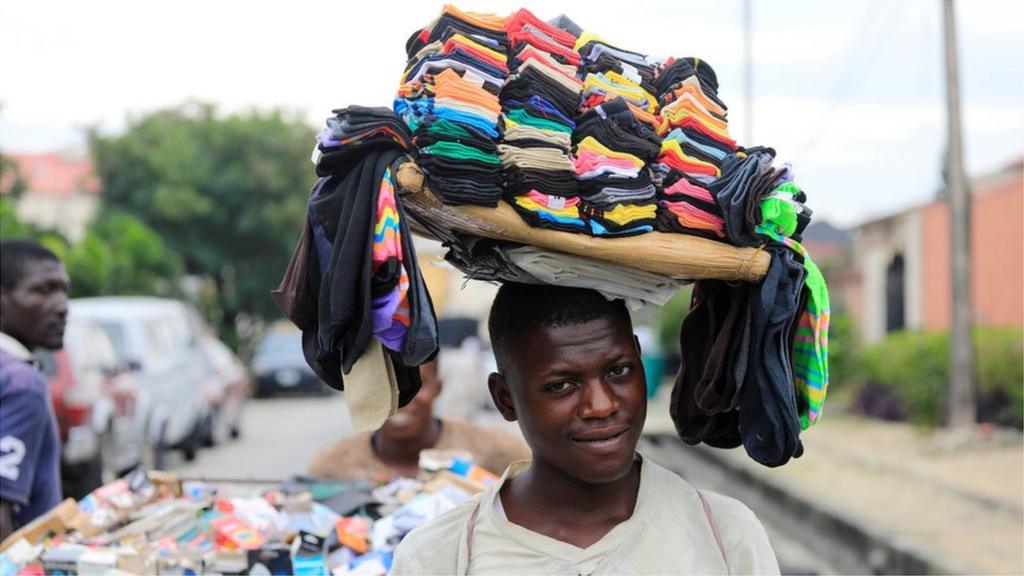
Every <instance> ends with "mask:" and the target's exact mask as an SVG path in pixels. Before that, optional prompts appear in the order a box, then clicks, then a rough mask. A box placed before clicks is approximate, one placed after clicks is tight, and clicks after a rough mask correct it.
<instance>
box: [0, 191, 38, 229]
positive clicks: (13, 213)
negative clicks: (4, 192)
mask: <svg viewBox="0 0 1024 576" xmlns="http://www.w3.org/2000/svg"><path fill="white" fill-rule="evenodd" d="M31 234H32V229H31V228H30V227H29V226H28V224H25V223H24V222H22V221H21V220H20V219H19V218H18V212H17V210H15V208H14V201H13V200H12V199H11V198H8V197H5V196H0V238H14V237H21V238H24V237H26V236H30V235H31Z"/></svg>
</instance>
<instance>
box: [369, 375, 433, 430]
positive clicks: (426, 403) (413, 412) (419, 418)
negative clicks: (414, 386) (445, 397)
mask: <svg viewBox="0 0 1024 576" xmlns="http://www.w3.org/2000/svg"><path fill="white" fill-rule="evenodd" d="M420 378H421V379H422V380H423V385H422V386H421V387H420V391H419V392H417V393H416V396H415V397H413V399H412V400H411V401H410V402H409V403H408V404H406V405H405V406H403V407H402V408H399V410H398V412H396V413H395V415H394V416H392V417H391V418H388V419H387V420H386V421H385V422H384V425H383V426H381V429H380V431H381V433H383V434H385V435H387V436H388V437H389V438H393V439H396V440H411V439H412V438H415V437H416V436H418V435H419V434H422V433H423V432H424V431H425V430H429V426H430V422H431V420H432V419H433V418H434V400H435V399H437V396H438V395H439V394H440V393H441V379H440V378H438V376H437V369H436V365H435V364H434V363H433V362H431V363H429V364H424V365H423V366H420Z"/></svg>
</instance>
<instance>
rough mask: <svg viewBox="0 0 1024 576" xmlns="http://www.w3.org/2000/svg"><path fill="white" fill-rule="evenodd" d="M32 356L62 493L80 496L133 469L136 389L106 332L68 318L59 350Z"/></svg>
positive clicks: (137, 451)
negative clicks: (50, 419)
mask: <svg viewBox="0 0 1024 576" xmlns="http://www.w3.org/2000/svg"><path fill="white" fill-rule="evenodd" d="M36 356H37V358H39V361H40V363H41V367H42V370H43V373H44V374H45V375H46V376H47V378H48V381H49V388H50V396H51V399H52V401H53V408H54V413H55V414H56V416H57V424H58V427H59V430H60V438H61V479H62V481H63V483H64V493H65V494H66V495H68V496H72V497H74V498H81V497H83V496H85V495H86V494H88V493H89V492H91V491H92V490H93V489H95V488H98V487H99V486H101V485H103V484H105V483H107V482H110V481H111V480H113V479H115V478H116V477H117V476H119V475H120V474H122V473H124V472H126V471H128V470H129V469H131V468H133V467H135V466H137V465H138V464H139V461H140V459H141V455H142V445H143V442H142V437H143V435H142V431H143V428H142V426H143V424H144V422H143V419H142V418H141V416H140V414H141V413H142V411H141V410H140V409H139V405H138V404H139V402H138V389H137V387H136V385H135V380H134V377H133V375H132V374H131V373H129V372H128V371H127V369H126V367H125V366H124V365H123V364H121V363H120V361H119V359H118V355H117V352H116V350H115V349H114V345H113V344H112V343H111V341H110V339H109V338H108V337H107V335H106V333H104V332H103V330H102V329H100V328H99V327H98V326H96V325H95V324H93V323H91V322H87V321H82V320H80V319H74V318H72V319H70V320H69V322H68V326H67V330H66V331H65V333H64V349H63V350H56V351H47V350H40V351H37V353H36Z"/></svg>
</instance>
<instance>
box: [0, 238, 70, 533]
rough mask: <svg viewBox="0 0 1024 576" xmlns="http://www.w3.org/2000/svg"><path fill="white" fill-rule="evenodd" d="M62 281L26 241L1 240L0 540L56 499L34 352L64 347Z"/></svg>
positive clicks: (53, 451)
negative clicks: (40, 349) (38, 349)
mask: <svg viewBox="0 0 1024 576" xmlns="http://www.w3.org/2000/svg"><path fill="white" fill-rule="evenodd" d="M67 314H68V275H67V272H65V271H64V265H63V264H61V262H60V260H59V259H58V258H57V256H56V255H55V254H54V253H53V252H50V251H49V250H47V249H46V248H43V247H42V246H40V245H39V244H37V243H36V242H33V241H30V240H13V239H12V240H3V241H0V539H3V538H6V537H7V536H8V535H9V534H10V533H11V532H13V531H14V530H16V529H18V528H19V527H21V526H24V525H25V524H27V523H29V522H31V521H32V520H33V519H34V518H36V517H37V516H39V515H41V514H43V513H44V512H47V511H48V510H49V509H50V508H53V507H54V506H56V505H57V504H58V503H60V500H61V494H60V439H59V437H58V435H57V421H56V419H55V418H54V415H53V407H52V405H51V403H50V395H49V392H48V390H47V388H46V380H45V379H44V378H43V375H42V373H41V372H39V370H38V368H37V367H36V364H35V359H34V358H33V356H32V349H34V348H49V349H57V348H61V347H62V346H63V345H64V326H65V324H66V322H67Z"/></svg>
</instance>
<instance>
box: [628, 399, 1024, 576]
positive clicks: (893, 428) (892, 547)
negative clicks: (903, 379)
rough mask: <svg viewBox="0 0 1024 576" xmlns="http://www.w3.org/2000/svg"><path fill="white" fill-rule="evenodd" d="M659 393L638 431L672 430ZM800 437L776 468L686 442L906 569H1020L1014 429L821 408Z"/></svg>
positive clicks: (1018, 443)
mask: <svg viewBox="0 0 1024 576" xmlns="http://www.w3.org/2000/svg"><path fill="white" fill-rule="evenodd" d="M661 392H662V394H659V396H658V398H656V399H655V400H654V401H653V402H652V404H651V406H650V407H649V409H648V426H647V428H646V429H645V433H648V434H651V435H654V436H657V435H662V436H663V437H673V439H674V436H675V434H674V428H673V426H672V422H671V419H670V418H669V412H668V390H662V391H661ZM801 438H802V440H803V442H804V447H805V453H804V455H803V456H802V457H801V458H799V459H795V460H792V461H790V462H789V463H788V464H786V465H785V466H782V467H780V468H774V469H771V468H766V467H764V466H762V465H760V464H758V463H756V462H755V461H754V460H752V459H750V458H749V457H748V456H747V455H746V453H745V452H744V451H743V449H742V448H738V449H735V450H716V449H712V448H694V449H691V450H694V451H696V452H697V453H698V454H699V456H700V457H702V458H704V459H710V460H711V461H716V462H717V463H718V464H720V465H721V466H722V467H724V468H725V469H728V470H730V471H731V472H730V475H731V476H733V477H736V476H743V477H744V478H746V479H748V480H749V482H752V483H762V484H764V486H766V487H768V488H770V489H771V490H773V491H776V492H773V493H774V494H776V495H777V496H779V497H785V499H787V500H790V499H791V501H792V502H793V503H794V504H793V505H790V508H792V509H794V511H795V510H796V509H797V508H799V510H800V511H801V514H804V515H805V516H807V517H812V516H824V517H828V518H830V519H831V523H830V524H829V523H823V524H821V525H822V526H828V525H831V526H834V527H835V529H836V531H837V532H836V533H837V534H839V533H843V534H845V536H844V538H845V539H849V540H857V539H858V538H862V539H864V541H865V542H868V543H869V545H870V546H872V547H873V548H872V549H873V550H874V551H876V552H878V553H879V554H883V555H884V554H889V555H893V554H896V555H903V556H904V558H903V560H902V561H903V562H904V563H903V565H904V566H911V567H913V568H908V570H909V571H928V572H945V573H971V574H1024V439H1022V435H1021V433H1020V431H1016V430H1012V431H1008V430H992V429H988V428H978V429H977V430H973V431H971V432H970V433H968V434H966V435H949V434H946V433H943V432H929V431H925V430H922V429H919V428H915V427H914V426H911V425H908V424H903V423H892V422H882V421H877V420H870V419H865V418H859V417H855V416H850V415H846V414H843V413H841V412H837V413H826V414H825V415H824V416H823V417H822V419H821V420H820V421H819V422H818V423H817V424H816V425H814V426H813V427H812V428H811V429H809V430H807V431H805V432H804V433H803V435H802V436H801ZM777 499H778V498H777ZM752 507H753V506H752ZM756 511H757V510H756V509H755V512H756ZM826 552H827V551H826V550H822V553H823V554H822V556H827V554H826ZM819 559H823V558H819ZM824 560H827V558H824ZM868 560H869V564H871V563H872V559H868ZM879 563H881V560H879ZM880 565H881V564H880ZM825 571H826V572H827V571H828V570H827V569H826V570H825Z"/></svg>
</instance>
